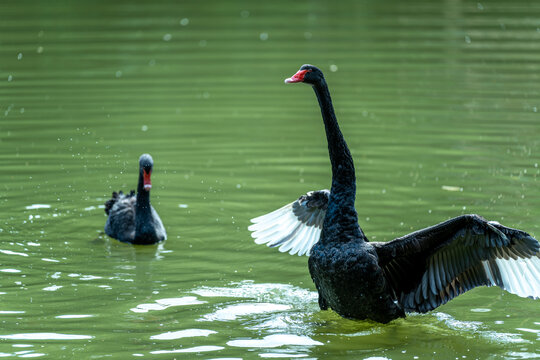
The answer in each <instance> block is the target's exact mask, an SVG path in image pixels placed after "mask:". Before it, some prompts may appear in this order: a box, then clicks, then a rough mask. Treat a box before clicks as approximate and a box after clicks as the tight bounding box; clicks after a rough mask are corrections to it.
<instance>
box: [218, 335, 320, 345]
mask: <svg viewBox="0 0 540 360" xmlns="http://www.w3.org/2000/svg"><path fill="white" fill-rule="evenodd" d="M227 345H229V346H236V347H246V348H274V347H279V346H283V345H303V346H314V345H323V343H322V342H319V341H315V340H313V339H311V338H309V337H307V336H298V335H290V334H279V335H268V336H265V337H264V338H263V339H242V340H231V341H229V342H227Z"/></svg>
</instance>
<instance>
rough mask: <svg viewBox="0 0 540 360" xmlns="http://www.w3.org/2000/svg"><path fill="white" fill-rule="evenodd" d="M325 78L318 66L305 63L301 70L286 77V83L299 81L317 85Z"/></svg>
mask: <svg viewBox="0 0 540 360" xmlns="http://www.w3.org/2000/svg"><path fill="white" fill-rule="evenodd" d="M323 80H324V75H323V73H322V71H321V69H319V68H318V67H316V66H313V65H309V64H305V65H302V66H301V67H300V70H298V71H297V72H296V74H294V75H293V76H291V77H290V78H287V79H285V83H287V84H291V83H297V82H303V83H306V84H311V85H315V84H318V83H319V82H321V81H323Z"/></svg>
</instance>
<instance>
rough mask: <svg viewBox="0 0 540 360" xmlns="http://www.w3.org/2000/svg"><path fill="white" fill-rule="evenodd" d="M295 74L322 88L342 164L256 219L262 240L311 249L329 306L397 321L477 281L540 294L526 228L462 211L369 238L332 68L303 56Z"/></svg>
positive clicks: (332, 145)
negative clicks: (326, 184)
mask: <svg viewBox="0 0 540 360" xmlns="http://www.w3.org/2000/svg"><path fill="white" fill-rule="evenodd" d="M285 82H286V83H298V82H304V83H307V84H310V85H311V86H312V87H313V89H314V90H315V94H316V95H317V99H318V101H319V106H320V108H321V112H322V117H323V121H324V127H325V130H326V138H327V141H328V151H329V155H330V162H331V165H332V187H331V190H330V191H328V190H320V191H313V192H308V193H307V194H306V195H302V196H301V197H300V198H299V199H298V200H296V201H295V202H293V203H290V204H288V205H285V206H284V207H282V208H281V209H278V210H276V211H274V212H271V213H269V214H266V215H263V216H260V217H257V218H255V219H252V220H251V221H252V222H253V224H252V225H251V226H250V227H249V230H250V231H253V233H252V237H253V238H254V239H255V242H256V243H258V244H264V243H266V244H267V245H268V246H270V247H279V250H280V251H282V252H287V251H288V252H290V253H291V254H296V253H298V255H303V254H306V255H308V256H309V272H310V274H311V278H312V279H313V282H314V283H315V286H316V288H317V291H318V294H319V306H320V308H321V309H322V310H326V309H328V308H332V309H333V310H334V311H336V312H337V313H338V314H339V315H341V316H343V317H346V318H354V319H371V320H374V321H377V322H381V323H387V322H389V321H391V320H394V319H396V318H400V317H405V313H406V312H421V313H424V312H428V311H430V310H433V309H435V308H436V307H438V306H440V305H442V304H444V303H446V302H447V301H449V300H451V299H452V298H454V297H456V296H458V295H460V294H462V293H464V292H465V291H467V290H470V289H472V288H474V287H476V286H480V285H486V286H492V285H498V286H500V287H501V288H503V289H505V290H507V291H509V292H511V293H514V294H517V295H519V296H522V297H531V298H534V299H538V298H539V297H540V253H539V249H540V245H539V244H538V241H537V240H536V239H534V238H533V237H531V236H530V235H529V234H527V233H526V232H523V231H520V230H516V229H511V228H507V227H505V226H502V225H501V224H499V223H497V222H493V221H487V220H485V219H484V218H482V217H480V216H478V215H462V216H458V217H456V218H453V219H450V220H447V221H445V222H442V223H440V224H438V225H434V226H431V227H428V228H426V229H422V230H418V231H415V232H413V233H411V234H409V235H406V236H403V237H400V238H397V239H395V240H393V241H390V242H386V243H382V242H368V239H367V238H366V236H365V235H364V233H363V232H362V229H360V226H359V225H358V216H357V213H356V210H355V207H354V201H355V196H356V178H355V170H354V164H353V159H352V157H351V154H350V152H349V149H348V147H347V144H346V142H345V139H344V138H343V135H342V133H341V131H340V129H339V126H338V123H337V120H336V116H335V114H334V109H333V106H332V100H331V98H330V93H329V91H328V87H327V85H326V81H325V79H324V76H323V74H322V72H321V70H319V69H318V68H317V67H315V66H312V65H303V66H302V67H301V68H300V70H299V71H298V72H297V73H296V74H294V75H293V76H292V77H291V78H288V79H286V80H285Z"/></svg>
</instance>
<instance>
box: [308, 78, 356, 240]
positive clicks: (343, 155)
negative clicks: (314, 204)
mask: <svg viewBox="0 0 540 360" xmlns="http://www.w3.org/2000/svg"><path fill="white" fill-rule="evenodd" d="M313 89H314V90H315V94H316V95H317V99H318V100H319V106H320V107H321V113H322V118H323V121H324V128H325V130H326V139H327V141H328V153H329V155H330V162H331V164H332V189H331V191H330V200H329V203H328V209H327V211H326V217H325V219H324V225H323V234H322V237H321V239H322V241H324V240H325V239H327V240H328V239H332V240H333V241H336V238H339V239H338V240H342V241H346V240H347V239H348V238H349V236H351V237H353V238H364V236H363V233H362V231H361V230H360V227H359V226H358V215H357V213H356V210H355V207H354V201H355V197H356V175H355V170H354V163H353V159H352V156H351V153H350V151H349V147H348V146H347V143H346V142H345V139H344V138H343V134H342V133H341V130H340V129H339V125H338V122H337V119H336V115H335V113H334V107H333V105H332V99H331V98H330V92H329V91H328V86H327V85H326V81H325V80H324V78H323V79H322V81H320V82H319V83H318V84H316V85H314V86H313ZM338 233H339V235H343V236H335V235H337V234H338Z"/></svg>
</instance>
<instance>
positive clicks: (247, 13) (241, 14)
mask: <svg viewBox="0 0 540 360" xmlns="http://www.w3.org/2000/svg"><path fill="white" fill-rule="evenodd" d="M240 16H241V17H243V18H247V17H249V11H247V10H242V11H241V12H240Z"/></svg>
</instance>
